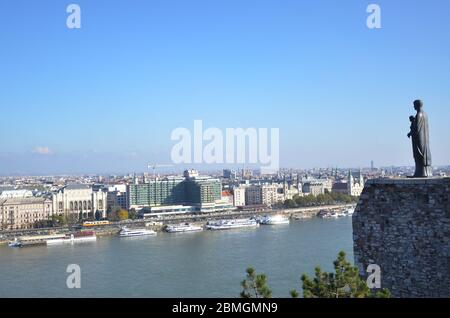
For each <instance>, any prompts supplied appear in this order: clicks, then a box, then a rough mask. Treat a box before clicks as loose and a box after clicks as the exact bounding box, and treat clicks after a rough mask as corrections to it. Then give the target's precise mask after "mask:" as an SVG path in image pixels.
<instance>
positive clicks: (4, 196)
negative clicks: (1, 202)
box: [0, 190, 33, 199]
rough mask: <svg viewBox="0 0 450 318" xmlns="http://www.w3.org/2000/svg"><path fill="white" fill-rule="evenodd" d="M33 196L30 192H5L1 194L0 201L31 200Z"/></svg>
mask: <svg viewBox="0 0 450 318" xmlns="http://www.w3.org/2000/svg"><path fill="white" fill-rule="evenodd" d="M32 196H33V192H31V191H30V190H5V191H2V193H1V194H0V199H13V198H29V197H32Z"/></svg>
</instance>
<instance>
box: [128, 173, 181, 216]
mask: <svg viewBox="0 0 450 318" xmlns="http://www.w3.org/2000/svg"><path fill="white" fill-rule="evenodd" d="M184 181H185V179H184V178H181V177H167V178H164V179H162V180H150V182H148V183H142V184H131V185H128V186H127V191H126V192H127V208H128V209H142V208H144V207H155V206H161V205H177V204H183V203H185V201H186V200H185V197H186V195H185V185H184Z"/></svg>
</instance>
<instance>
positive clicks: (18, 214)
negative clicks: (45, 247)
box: [0, 197, 52, 230]
mask: <svg viewBox="0 0 450 318" xmlns="http://www.w3.org/2000/svg"><path fill="white" fill-rule="evenodd" d="M51 216H52V201H51V200H50V199H46V198H42V197H39V198H36V197H24V198H8V199H0V229H1V230H16V229H27V228H32V227H33V224H34V223H35V222H36V221H43V220H48V219H50V217H51Z"/></svg>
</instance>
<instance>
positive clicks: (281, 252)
mask: <svg viewBox="0 0 450 318" xmlns="http://www.w3.org/2000/svg"><path fill="white" fill-rule="evenodd" d="M340 250H343V251H345V252H346V253H347V259H349V260H351V261H352V262H353V251H352V250H353V243H352V224H351V217H348V216H347V217H341V218H338V219H319V218H313V219H305V220H296V221H292V222H291V224H289V225H276V226H261V227H259V228H255V229H236V230H227V231H203V232H195V233H178V234H168V233H158V235H157V236H151V237H138V238H119V237H100V238H98V239H97V242H91V243H80V244H75V245H59V246H48V247H47V246H39V247H27V248H21V249H17V248H8V247H6V246H1V247H0V297H195V298H196V297H201V298H205V297H239V293H240V291H241V287H240V282H241V281H242V280H243V279H244V277H245V269H246V268H247V267H248V266H253V267H254V268H255V269H256V271H257V272H258V273H260V272H263V273H265V274H267V276H268V283H269V286H270V287H271V289H272V291H273V296H274V297H289V291H290V290H291V289H297V290H300V289H301V288H300V286H301V282H300V276H301V274H302V273H307V274H310V275H311V274H313V273H314V267H315V266H317V265H320V266H321V267H322V269H324V270H327V271H330V270H332V269H333V264H332V262H333V260H334V259H336V257H337V254H338V252H339V251H340ZM69 264H77V265H79V266H80V268H81V288H79V289H69V288H68V287H67V286H66V279H67V277H68V276H69V273H67V272H66V269H67V266H68V265H69Z"/></svg>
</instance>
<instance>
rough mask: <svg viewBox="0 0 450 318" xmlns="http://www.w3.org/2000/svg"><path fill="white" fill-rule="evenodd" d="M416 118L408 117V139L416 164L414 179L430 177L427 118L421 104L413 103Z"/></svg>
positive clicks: (420, 102) (419, 101)
mask: <svg viewBox="0 0 450 318" xmlns="http://www.w3.org/2000/svg"><path fill="white" fill-rule="evenodd" d="M414 109H415V110H416V111H417V114H416V116H415V117H414V116H411V117H409V120H410V122H411V127H410V132H409V133H408V138H411V140H412V147H413V155H414V161H415V162H416V171H415V173H414V176H413V177H414V178H426V177H431V176H432V174H433V173H432V170H431V152H430V138H429V134H428V116H427V114H426V113H425V112H424V111H423V102H422V101H421V100H416V101H414Z"/></svg>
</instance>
